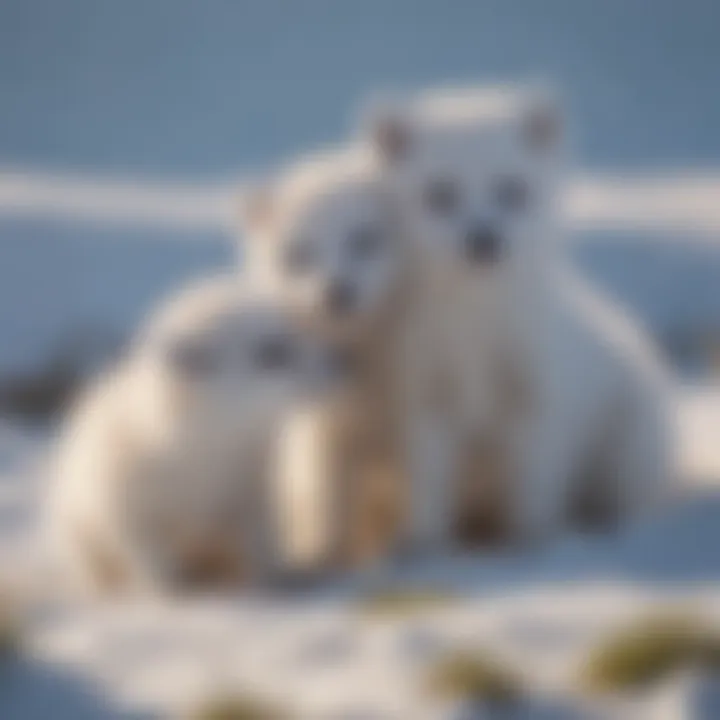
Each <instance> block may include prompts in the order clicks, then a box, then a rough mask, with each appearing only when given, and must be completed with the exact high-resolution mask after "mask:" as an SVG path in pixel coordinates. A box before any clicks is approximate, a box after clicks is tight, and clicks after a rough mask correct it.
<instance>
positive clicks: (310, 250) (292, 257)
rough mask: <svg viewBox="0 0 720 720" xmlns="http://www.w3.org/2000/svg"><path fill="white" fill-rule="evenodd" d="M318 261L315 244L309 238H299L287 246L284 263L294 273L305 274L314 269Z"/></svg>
mask: <svg viewBox="0 0 720 720" xmlns="http://www.w3.org/2000/svg"><path fill="white" fill-rule="evenodd" d="M316 262H317V251H316V248H315V245H314V244H313V243H312V242H310V241H309V240H298V241H296V242H294V243H291V244H290V245H288V246H287V248H285V253H284V255H283V265H284V266H285V269H286V270H287V271H288V272H289V273H291V274H293V275H304V274H306V273H308V272H309V271H310V270H312V269H313V267H314V266H315V263H316Z"/></svg>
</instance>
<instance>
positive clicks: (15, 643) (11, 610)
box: [0, 586, 24, 662]
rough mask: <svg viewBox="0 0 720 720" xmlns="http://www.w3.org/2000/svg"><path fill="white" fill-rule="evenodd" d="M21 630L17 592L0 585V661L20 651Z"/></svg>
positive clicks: (21, 620)
mask: <svg viewBox="0 0 720 720" xmlns="http://www.w3.org/2000/svg"><path fill="white" fill-rule="evenodd" d="M23 630H24V618H23V612H22V603H21V601H20V599H19V597H18V595H17V593H15V592H13V591H12V590H10V589H8V588H7V587H4V586H3V587H0V662H1V661H3V660H7V659H8V658H11V657H15V656H16V655H17V653H18V652H19V651H20V648H21V644H22V636H23Z"/></svg>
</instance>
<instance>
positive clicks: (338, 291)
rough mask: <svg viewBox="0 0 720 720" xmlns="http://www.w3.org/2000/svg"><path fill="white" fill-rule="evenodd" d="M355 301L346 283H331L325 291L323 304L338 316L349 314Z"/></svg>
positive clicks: (353, 292)
mask: <svg viewBox="0 0 720 720" xmlns="http://www.w3.org/2000/svg"><path fill="white" fill-rule="evenodd" d="M356 300H357V297H356V293H355V290H354V288H353V287H352V285H350V284H349V283H347V282H342V281H340V282H333V283H330V285H328V287H327V288H326V290H325V304H326V305H327V307H328V309H329V310H330V311H331V312H333V313H336V314H338V315H343V314H345V313H348V312H350V311H351V310H352V309H353V308H354V307H355V302H356Z"/></svg>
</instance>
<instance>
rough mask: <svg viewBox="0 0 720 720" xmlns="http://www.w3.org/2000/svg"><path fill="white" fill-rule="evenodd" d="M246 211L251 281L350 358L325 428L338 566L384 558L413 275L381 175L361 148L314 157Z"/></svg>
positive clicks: (248, 202)
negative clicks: (271, 290)
mask: <svg viewBox="0 0 720 720" xmlns="http://www.w3.org/2000/svg"><path fill="white" fill-rule="evenodd" d="M243 209H244V213H243V222H244V226H245V235H246V245H245V261H246V263H247V266H248V270H249V272H251V273H252V274H253V275H255V276H259V277H260V278H261V281H262V282H264V283H267V284H274V285H275V286H276V287H277V288H278V292H280V293H282V294H283V296H285V297H286V298H288V299H289V301H290V302H291V303H292V304H293V305H294V307H295V308H296V310H298V311H299V312H300V314H301V315H302V316H303V318H304V319H305V323H306V327H307V330H308V332H310V333H311V334H315V335H318V336H320V337H321V338H323V340H325V341H329V342H330V343H331V344H332V345H333V347H334V348H336V349H337V350H338V351H339V353H340V355H341V356H342V357H344V359H345V364H346V371H347V377H346V380H348V382H347V383H346V387H345V391H344V393H343V394H342V396H341V397H339V398H338V399H337V400H336V402H334V403H333V404H332V405H331V406H326V407H325V408H324V410H323V412H322V417H320V418H318V422H319V423H320V424H321V425H322V426H323V428H324V430H323V434H324V439H323V441H322V442H321V443H320V444H321V445H322V446H323V447H324V451H325V453H326V456H327V465H328V467H331V468H332V472H331V473H330V476H331V477H332V478H333V480H332V487H331V488H329V489H328V492H329V493H331V494H332V496H333V497H334V500H333V501H332V503H330V505H331V507H332V509H331V510H330V512H331V515H332V520H333V522H334V523H335V526H336V533H335V541H334V543H333V549H332V550H331V553H330V554H331V555H332V556H333V557H332V560H331V562H332V563H333V564H339V565H341V566H347V565H353V564H355V563H357V562H360V561H362V560H366V559H370V558H373V557H377V556H378V555H380V554H381V553H382V551H383V550H387V548H388V546H389V544H390V543H391V541H392V539H393V538H394V536H395V535H396V533H397V528H398V524H399V522H400V516H401V514H402V506H403V501H402V495H403V492H404V487H403V482H404V473H403V472H402V468H401V466H400V464H399V463H400V458H399V454H398V453H399V447H400V440H399V437H398V427H397V419H398V415H397V410H398V402H399V401H398V392H399V390H400V383H399V380H398V378H397V374H398V371H399V370H400V368H401V365H400V357H399V354H398V350H399V343H398V332H399V330H400V329H401V328H402V318H403V313H404V306H405V304H406V300H407V297H406V285H407V280H408V271H409V268H410V266H409V264H408V258H407V257H406V256H405V248H404V247H403V244H402V243H401V239H402V238H401V237H400V236H399V235H398V234H397V233H396V232H395V231H394V230H395V226H394V222H395V220H394V217H393V214H392V208H391V206H390V204H389V203H388V202H387V196H386V195H385V193H384V188H383V187H382V185H381V182H380V178H379V176H378V173H377V166H376V164H375V163H374V160H373V158H372V155H371V154H370V153H368V152H365V151H359V150H357V149H348V150H342V151H338V152H334V153H328V154H325V155H321V156H315V157H313V158H309V159H306V160H304V161H301V162H299V163H298V164H296V165H295V166H293V167H291V168H290V169H289V170H288V171H286V172H285V173H284V174H283V175H282V176H281V177H280V178H279V179H278V180H277V182H275V183H274V184H269V185H267V186H266V187H264V188H261V189H258V190H255V192H254V193H249V194H246V195H245V199H244V204H243Z"/></svg>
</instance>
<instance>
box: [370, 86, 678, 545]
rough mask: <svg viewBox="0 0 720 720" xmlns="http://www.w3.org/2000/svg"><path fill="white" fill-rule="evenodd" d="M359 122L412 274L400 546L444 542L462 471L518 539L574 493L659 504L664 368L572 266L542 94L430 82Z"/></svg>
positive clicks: (553, 131) (559, 146)
mask: <svg viewBox="0 0 720 720" xmlns="http://www.w3.org/2000/svg"><path fill="white" fill-rule="evenodd" d="M365 132H366V133H367V134H368V135H369V137H367V135H366V138H367V139H368V140H369V143H370V144H371V146H372V147H375V149H376V150H377V155H378V157H379V159H380V162H382V163H383V166H384V174H385V177H386V180H387V184H386V188H387V192H388V193H389V196H390V197H391V198H392V200H393V201H394V202H395V205H396V208H397V210H398V213H399V220H400V222H401V223H402V225H403V233H404V234H405V236H406V237H407V238H408V240H409V242H410V243H411V244H412V246H413V248H414V255H415V262H416V268H417V270H416V277H415V280H414V282H415V283H416V290H417V292H415V293H414V296H413V298H414V299H413V304H412V306H411V308H410V315H409V318H410V319H409V320H408V324H409V328H410V332H409V334H408V341H407V342H408V345H407V347H408V351H407V353H406V362H407V367H406V369H405V373H404V377H405V378H406V379H407V380H408V382H410V383H415V384H417V387H416V388H415V389H414V390H411V391H410V392H408V393H407V397H408V398H409V399H410V400H411V402H410V404H409V406H408V408H407V424H408V427H409V448H410V474H411V477H412V490H411V511H410V522H409V525H408V537H407V541H408V542H409V543H410V545H411V546H420V547H422V548H440V547H442V546H443V545H445V544H447V542H448V540H449V539H450V529H451V527H452V525H453V522H454V519H455V516H456V506H457V502H458V492H457V483H461V484H467V482H468V481H469V483H470V485H471V486H472V485H474V486H475V488H476V489H477V488H478V487H479V488H483V487H485V489H484V490H481V491H480V493H479V496H480V500H481V501H482V498H483V496H485V497H488V496H490V497H493V500H492V502H498V500H497V498H498V497H501V498H502V500H501V507H500V508H498V509H497V510H494V512H498V513H501V514H503V515H505V516H506V517H505V519H506V520H507V525H508V530H509V531H510V532H511V533H512V534H513V536H514V537H515V538H516V539H520V540H523V541H527V542H532V541H535V540H537V539H540V538H544V537H546V536H548V535H550V534H552V533H555V532H557V531H559V530H561V529H562V528H563V527H564V526H565V524H566V522H567V520H568V512H569V505H570V503H571V501H572V498H573V497H574V496H575V495H578V494H582V493H581V491H582V492H585V491H589V492H590V493H591V494H593V495H594V496H595V504H596V505H604V506H605V511H606V512H605V514H606V516H607V515H611V516H613V517H614V518H617V517H618V516H624V515H628V514H631V513H635V512H638V511H640V510H643V509H646V508H650V507H652V506H653V505H655V504H656V503H657V502H658V501H659V500H660V498H661V497H662V496H663V494H664V492H665V490H666V489H667V486H668V484H669V480H670V477H671V474H672V455H671V453H672V448H671V444H672V441H673V437H672V434H671V423H670V418H671V414H672V412H671V408H670V404H669V399H668V388H667V386H666V379H665V376H664V372H663V369H662V367H661V365H660V363H659V361H658V359H657V357H656V355H655V352H654V350H653V348H652V346H651V344H650V342H649V341H648V339H647V338H646V337H645V335H644V334H643V332H642V331H641V330H640V329H639V328H638V327H636V326H635V325H634V324H633V323H632V322H631V321H630V320H629V319H628V318H627V317H626V316H625V315H624V314H623V313H621V312H620V311H619V310H617V309H616V308H615V307H613V306H612V305H611V304H610V303H609V302H608V301H606V300H605V299H603V298H601V297H600V296H599V295H598V294H597V293H596V292H595V291H594V290H591V288H590V287H588V286H587V284H586V283H585V282H583V280H582V279H581V278H580V277H578V275H577V274H576V273H575V272H574V271H573V270H572V269H571V267H570V266H569V262H568V261H567V258H566V251H565V248H564V232H563V229H562V223H561V219H560V208H559V199H560V195H561V193H560V190H561V184H562V180H563V179H564V171H565V167H564V164H565V158H564V155H565V153H564V149H563V148H564V144H565V143H564V141H563V128H562V118H561V115H560V113H559V111H558V108H557V106H556V104H555V103H554V101H553V100H552V99H551V98H550V96H549V95H548V93H546V92H542V91H538V90H536V89H533V88H522V87H520V88H517V87H516V88H510V87H506V88H502V87H499V88H489V89H468V90H459V91H445V92H434V93H429V94H427V95H421V96H419V97H415V98H410V99H409V100H405V101H402V100H400V101H398V102H397V103H386V104H385V105H384V106H376V107H375V108H374V110H373V111H372V113H371V117H370V121H369V132H368V130H366V131H365ZM487 448H492V449H494V452H493V453H492V454H493V455H494V456H496V457H499V458H500V462H499V463H496V467H495V469H494V470H493V471H492V472H490V473H489V474H490V475H491V476H492V477H488V476H487V473H488V472H489V471H488V470H487V465H486V463H485V461H484V459H483V454H484V453H485V452H486V449H487ZM480 449H482V452H479V450H480ZM468 468H469V470H468ZM468 472H469V476H470V477H469V478H468ZM484 473H485V474H486V476H483V475H484ZM591 477H592V478H593V479H592V481H591V482H589V481H588V482H589V484H586V481H587V480H588V478H591Z"/></svg>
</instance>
